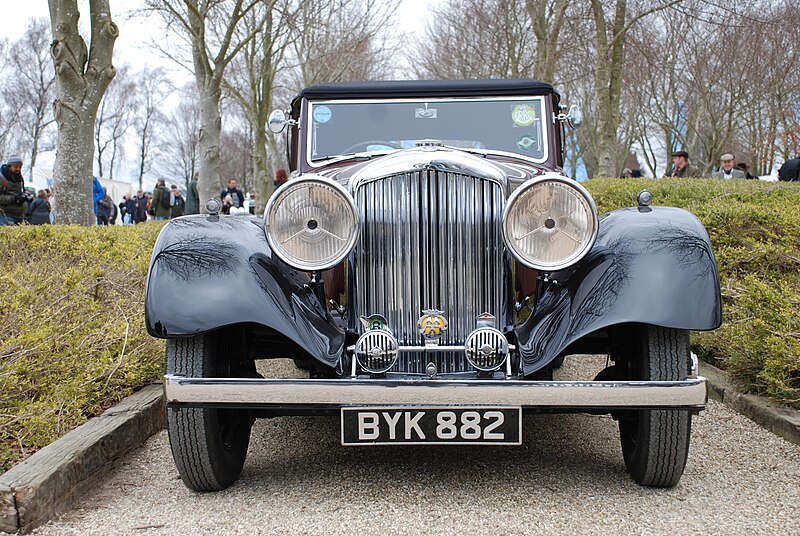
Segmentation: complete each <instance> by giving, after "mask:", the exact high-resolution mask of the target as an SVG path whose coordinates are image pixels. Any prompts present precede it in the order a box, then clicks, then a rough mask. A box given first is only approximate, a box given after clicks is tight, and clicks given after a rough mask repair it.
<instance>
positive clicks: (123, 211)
mask: <svg viewBox="0 0 800 536" xmlns="http://www.w3.org/2000/svg"><path fill="white" fill-rule="evenodd" d="M127 203H128V194H124V195H123V196H122V201H120V202H119V215H120V216H122V225H128V224H129V223H130V219H131V215H130V214H128V207H127Z"/></svg>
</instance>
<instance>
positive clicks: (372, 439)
mask: <svg viewBox="0 0 800 536" xmlns="http://www.w3.org/2000/svg"><path fill="white" fill-rule="evenodd" d="M417 444H425V445H520V444H522V409H521V408H519V407H508V406H500V407H496V406H494V407H488V406H481V407H470V406H439V407H421V406H420V407H417V406H414V407H400V406H382V407H345V408H342V445H417Z"/></svg>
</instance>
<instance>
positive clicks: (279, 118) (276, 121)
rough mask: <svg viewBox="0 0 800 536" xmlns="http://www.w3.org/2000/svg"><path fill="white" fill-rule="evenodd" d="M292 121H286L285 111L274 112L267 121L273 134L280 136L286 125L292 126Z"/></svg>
mask: <svg viewBox="0 0 800 536" xmlns="http://www.w3.org/2000/svg"><path fill="white" fill-rule="evenodd" d="M293 122H294V121H293V120H292V119H286V112H284V111H283V110H272V113H270V114H269V119H267V126H268V127H269V130H270V132H272V133H273V134H280V133H281V132H283V129H284V128H286V125H289V124H292V123H293Z"/></svg>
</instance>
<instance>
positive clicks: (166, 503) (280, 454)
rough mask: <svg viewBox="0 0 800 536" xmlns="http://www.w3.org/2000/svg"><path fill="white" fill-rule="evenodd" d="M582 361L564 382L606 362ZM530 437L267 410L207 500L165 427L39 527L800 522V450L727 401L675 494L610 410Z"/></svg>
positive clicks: (477, 527)
mask: <svg viewBox="0 0 800 536" xmlns="http://www.w3.org/2000/svg"><path fill="white" fill-rule="evenodd" d="M586 361H587V360H584V363H586ZM576 363H577V360H575V359H573V358H571V359H568V360H567V364H566V366H565V367H564V373H563V374H564V375H563V376H562V378H565V379H566V378H568V377H586V376H585V374H586V368H587V367H592V368H597V367H599V368H602V363H603V362H602V360H598V359H596V358H594V359H592V360H590V362H589V363H588V364H582V365H580V367H579V366H578V365H576ZM279 370H280V371H281V372H282V374H283V375H287V374H293V373H294V369H292V368H290V367H288V366H286V365H282V368H280V369H279ZM523 434H524V442H523V445H521V446H519V447H487V446H484V447H480V446H476V447H468V448H467V447H457V446H453V447H431V446H429V447H424V446H420V447H364V448H345V447H342V446H340V445H339V421H338V418H337V417H291V418H278V419H271V420H259V421H257V423H256V425H255V427H254V429H253V435H252V439H251V442H250V451H249V455H248V459H247V462H246V464H245V467H244V471H243V473H242V478H241V479H240V480H239V481H238V482H237V483H236V484H235V485H234V486H232V487H231V488H229V489H228V490H225V491H222V492H219V493H207V494H198V493H193V492H190V491H189V490H187V489H186V488H185V487H184V486H183V484H182V483H181V481H180V479H179V477H178V473H177V471H176V469H175V466H174V465H173V462H172V457H171V454H170V451H169V443H168V439H167V433H166V432H161V433H159V434H157V435H155V436H153V437H152V438H151V439H150V440H148V441H147V443H146V444H145V445H144V446H143V447H142V448H141V449H139V450H137V451H135V452H134V453H132V454H131V455H130V456H129V457H128V458H127V459H125V460H123V461H122V462H121V464H120V466H119V467H118V469H117V470H116V471H115V472H114V473H113V474H112V475H111V476H109V477H108V478H107V479H106V480H105V481H104V482H103V483H102V484H101V485H99V486H97V487H96V488H95V489H94V490H93V492H92V493H91V494H90V495H88V496H86V497H85V498H83V499H82V500H80V501H79V502H78V503H77V504H76V505H75V507H74V508H73V509H72V510H70V511H68V512H65V513H64V514H63V515H62V517H61V519H60V520H59V521H55V522H51V523H49V524H48V525H46V526H44V527H41V528H39V529H38V530H37V531H36V534H40V535H67V534H75V535H78V534H79V535H104V536H105V535H112V534H136V535H138V534H142V535H148V534H158V535H175V534H186V535H194V534H226V535H228V534H248V535H249V534H359V535H360V534H381V535H382V534H459V535H460V534H530V533H564V532H567V531H568V532H570V533H572V534H612V533H613V534H615V533H624V534H664V533H669V534H675V533H696V534H752V533H756V534H798V533H799V532H800V447H798V446H796V445H792V444H791V443H788V442H786V441H784V440H783V439H781V438H778V437H776V436H774V435H772V434H770V433H769V432H767V431H765V430H763V429H762V428H760V427H758V426H757V425H756V424H754V423H753V422H751V421H750V420H748V419H746V418H745V417H742V416H740V415H738V414H736V413H734V412H732V411H731V410H729V409H727V408H726V407H724V406H722V405H721V404H718V403H716V402H713V401H711V402H710V403H709V405H708V408H707V410H706V411H705V412H703V413H702V414H701V415H700V416H699V417H695V420H694V427H693V434H692V447H691V451H690V457H689V463H688V465H687V468H686V472H685V473H684V476H683V479H682V480H681V482H680V484H678V486H677V487H675V488H673V489H670V490H653V489H647V488H642V487H639V486H637V485H636V484H635V483H633V481H631V480H630V479H629V478H628V476H627V474H626V473H625V467H624V463H623V460H622V453H621V451H620V447H619V439H618V436H617V425H616V423H615V422H614V421H613V420H612V419H611V418H609V417H599V416H591V415H541V416H538V415H533V416H526V417H525V418H524V431H523Z"/></svg>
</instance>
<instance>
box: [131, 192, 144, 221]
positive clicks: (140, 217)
mask: <svg viewBox="0 0 800 536" xmlns="http://www.w3.org/2000/svg"><path fill="white" fill-rule="evenodd" d="M133 200H134V202H135V203H136V218H135V219H134V223H143V222H146V221H147V196H146V195H144V192H143V191H142V190H139V191H138V192H136V197H134V198H133Z"/></svg>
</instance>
